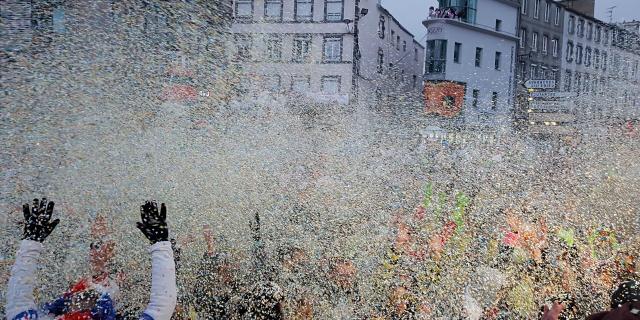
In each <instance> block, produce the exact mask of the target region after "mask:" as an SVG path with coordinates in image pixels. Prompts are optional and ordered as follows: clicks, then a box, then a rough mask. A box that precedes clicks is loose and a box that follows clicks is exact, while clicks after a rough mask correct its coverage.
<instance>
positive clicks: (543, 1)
mask: <svg viewBox="0 0 640 320" xmlns="http://www.w3.org/2000/svg"><path fill="white" fill-rule="evenodd" d="M537 1H538V3H539V7H538V8H539V9H538V10H539V12H538V14H537V17H536V13H535V7H536V0H528V1H526V2H524V3H523V5H526V10H525V9H522V10H521V11H520V30H518V35H519V36H521V40H520V43H519V46H518V47H519V50H518V55H519V56H520V58H519V62H518V72H519V76H520V82H521V83H523V82H524V81H526V80H529V79H555V80H556V81H557V82H558V83H559V82H560V64H561V59H562V47H563V46H562V43H563V37H562V36H563V33H562V30H563V23H564V8H563V7H562V6H560V5H558V4H557V3H555V2H554V1H552V0H537ZM547 5H549V15H548V20H547V19H545V10H546V6H547ZM556 8H557V10H559V11H557V10H556ZM556 14H558V18H557V20H556ZM556 21H557V24H556ZM534 34H536V35H537V44H536V48H535V49H534V48H533V37H534ZM522 35H524V37H522ZM545 36H546V37H547V38H546V39H547V50H546V52H545V51H544V50H543V42H544V39H545ZM554 39H555V40H557V41H558V48H557V53H556V55H554V54H553V40H554Z"/></svg>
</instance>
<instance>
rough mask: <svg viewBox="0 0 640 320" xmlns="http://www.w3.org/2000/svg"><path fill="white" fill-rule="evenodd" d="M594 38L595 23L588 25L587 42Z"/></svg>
mask: <svg viewBox="0 0 640 320" xmlns="http://www.w3.org/2000/svg"><path fill="white" fill-rule="evenodd" d="M592 38H593V23H591V22H589V23H587V40H591V39H592Z"/></svg>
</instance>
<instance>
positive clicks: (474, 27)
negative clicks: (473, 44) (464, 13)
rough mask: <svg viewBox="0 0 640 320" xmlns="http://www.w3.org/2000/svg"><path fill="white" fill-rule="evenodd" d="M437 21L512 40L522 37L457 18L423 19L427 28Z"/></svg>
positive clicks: (423, 23)
mask: <svg viewBox="0 0 640 320" xmlns="http://www.w3.org/2000/svg"><path fill="white" fill-rule="evenodd" d="M435 22H442V23H446V24H451V25H454V26H458V27H463V28H467V29H471V30H474V31H478V32H482V33H485V34H488V35H492V36H496V37H500V38H504V39H507V40H511V41H518V40H519V39H520V38H518V37H516V36H515V35H512V34H508V33H505V32H499V31H495V30H493V29H489V28H487V27H484V26H481V25H477V24H470V23H466V22H462V21H458V20H455V19H448V18H435V19H428V20H424V21H422V25H424V26H425V28H429V25H431V24H432V23H435Z"/></svg>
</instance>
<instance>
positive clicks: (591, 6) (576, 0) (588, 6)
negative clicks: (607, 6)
mask: <svg viewBox="0 0 640 320" xmlns="http://www.w3.org/2000/svg"><path fill="white" fill-rule="evenodd" d="M559 2H560V3H562V4H563V5H564V6H565V7H567V8H570V9H573V10H575V11H578V12H580V13H582V14H584V15H587V16H589V17H593V16H594V14H595V8H596V0H560V1H559Z"/></svg>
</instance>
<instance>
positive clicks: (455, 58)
mask: <svg viewBox="0 0 640 320" xmlns="http://www.w3.org/2000/svg"><path fill="white" fill-rule="evenodd" d="M461 49H462V43H459V42H456V43H455V44H454V47H453V62H455V63H460V50H461Z"/></svg>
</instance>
